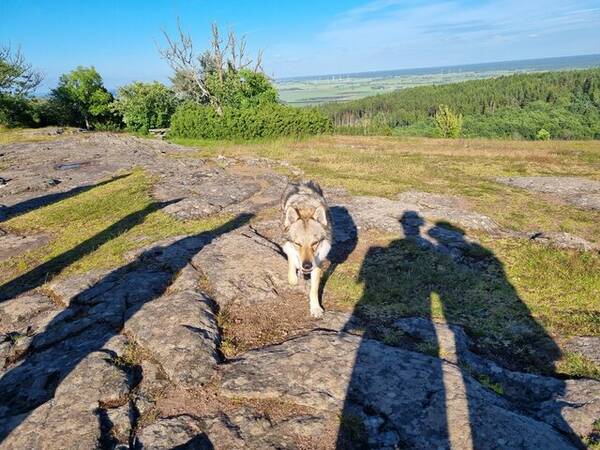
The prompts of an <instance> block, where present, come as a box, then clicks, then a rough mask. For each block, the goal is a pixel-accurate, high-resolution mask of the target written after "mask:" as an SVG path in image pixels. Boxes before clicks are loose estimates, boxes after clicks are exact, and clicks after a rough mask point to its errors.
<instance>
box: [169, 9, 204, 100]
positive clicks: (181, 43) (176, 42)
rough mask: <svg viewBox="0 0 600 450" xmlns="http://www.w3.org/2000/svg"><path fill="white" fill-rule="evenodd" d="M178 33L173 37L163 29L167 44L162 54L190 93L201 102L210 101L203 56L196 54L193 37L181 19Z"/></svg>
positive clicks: (178, 24)
mask: <svg viewBox="0 0 600 450" xmlns="http://www.w3.org/2000/svg"><path fill="white" fill-rule="evenodd" d="M177 34H178V36H177V37H176V38H174V39H173V38H171V37H170V36H169V34H168V33H167V32H166V31H165V30H163V35H164V37H165V40H166V43H167V46H166V47H164V48H159V52H160V55H161V57H162V58H163V59H164V60H166V61H167V63H168V64H169V66H170V67H171V69H172V70H173V72H174V74H175V75H174V76H175V78H179V80H180V83H181V84H182V85H185V86H186V89H187V90H188V92H187V94H188V95H190V96H192V97H193V98H194V100H195V101H197V102H199V103H202V102H204V101H210V92H209V91H208V89H207V88H206V85H205V82H204V81H205V80H204V67H203V64H202V58H200V57H198V56H197V55H196V53H195V51H194V44H193V42H192V38H191V36H190V35H189V34H186V33H185V32H184V31H183V29H182V28H181V24H180V23H179V20H178V21H177ZM194 88H195V89H194Z"/></svg>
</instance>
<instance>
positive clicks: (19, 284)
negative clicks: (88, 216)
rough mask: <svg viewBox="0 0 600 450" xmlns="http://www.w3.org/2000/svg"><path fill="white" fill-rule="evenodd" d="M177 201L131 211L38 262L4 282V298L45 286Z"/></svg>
mask: <svg viewBox="0 0 600 450" xmlns="http://www.w3.org/2000/svg"><path fill="white" fill-rule="evenodd" d="M177 201H179V200H172V201H168V202H153V203H151V204H149V205H148V206H146V207H145V208H143V209H141V210H139V211H136V212H133V213H131V214H128V215H127V216H125V217H123V218H122V219H120V220H118V221H117V222H115V223H113V224H112V225H111V226H109V227H107V228H105V229H104V230H102V231H101V232H100V233H97V234H95V235H94V236H92V237H90V238H89V239H86V240H85V241H83V242H81V243H79V244H78V245H76V246H75V247H73V248H72V249H70V250H68V251H66V252H64V253H61V254H60V255H58V256H55V257H54V258H52V259H50V260H48V261H46V262H45V263H43V264H40V265H39V266H36V267H35V268H33V269H31V270H30V271H28V272H26V273H24V274H23V275H20V276H18V277H17V278H14V279H13V280H11V281H8V282H6V283H5V284H3V285H2V286H0V302H2V301H5V300H8V299H10V298H14V297H17V296H19V295H21V294H23V293H24V292H27V291H29V290H31V289H35V288H37V287H39V286H41V285H42V284H44V283H45V282H46V281H48V280H50V279H51V278H52V277H53V276H54V275H56V274H58V273H60V272H61V271H62V270H63V269H65V268H66V267H68V266H70V265H71V264H73V263H74V262H76V261H78V260H80V259H81V258H83V257H84V256H86V255H88V254H89V253H92V252H94V251H96V249H98V247H100V246H101V245H103V244H105V243H107V242H109V241H111V240H112V239H114V238H116V237H118V236H119V235H121V234H123V233H125V232H127V231H129V230H131V229H132V228H133V227H135V226H137V225H139V224H140V223H142V222H143V221H144V219H145V218H146V217H147V216H148V215H149V214H152V213H153V212H155V211H158V210H159V209H162V208H164V207H166V206H168V205H170V204H172V203H176V202H177Z"/></svg>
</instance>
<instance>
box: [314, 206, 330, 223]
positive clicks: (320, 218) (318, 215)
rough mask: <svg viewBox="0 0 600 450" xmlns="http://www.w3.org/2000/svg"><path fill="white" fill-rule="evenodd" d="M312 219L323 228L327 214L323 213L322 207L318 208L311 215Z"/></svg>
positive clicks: (323, 208)
mask: <svg viewBox="0 0 600 450" xmlns="http://www.w3.org/2000/svg"><path fill="white" fill-rule="evenodd" d="M313 219H315V220H316V221H317V222H319V223H320V224H321V225H323V226H327V213H326V212H325V207H324V206H319V207H317V209H315V212H314V213H313Z"/></svg>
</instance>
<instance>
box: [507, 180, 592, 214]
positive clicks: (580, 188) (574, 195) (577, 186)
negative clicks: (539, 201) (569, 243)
mask: <svg viewBox="0 0 600 450" xmlns="http://www.w3.org/2000/svg"><path fill="white" fill-rule="evenodd" d="M496 181H498V182H499V183H503V184H508V185H509V186H514V187H518V188H521V189H526V190H528V191H533V192H542V193H549V194H556V195H557V196H558V197H560V198H561V199H562V200H563V201H565V202H566V203H570V204H572V205H575V206H578V207H580V208H584V209H593V210H599V211H600V181H595V180H590V179H587V178H581V177H501V178H496Z"/></svg>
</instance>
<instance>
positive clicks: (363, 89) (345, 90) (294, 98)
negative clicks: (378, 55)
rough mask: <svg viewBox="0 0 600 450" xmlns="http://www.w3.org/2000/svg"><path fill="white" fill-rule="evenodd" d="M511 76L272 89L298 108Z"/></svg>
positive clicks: (310, 82) (326, 82) (343, 80)
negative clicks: (385, 93) (410, 89)
mask: <svg viewBox="0 0 600 450" xmlns="http://www.w3.org/2000/svg"><path fill="white" fill-rule="evenodd" d="M512 73H514V72H512V71H497V72H454V73H437V74H427V75H398V76H383V77H364V78H363V77H355V78H352V77H344V76H332V77H329V78H315V79H304V80H301V79H298V80H288V81H277V82H276V87H277V90H278V91H279V97H280V99H281V100H282V101H283V102H285V103H288V104H291V105H298V106H302V105H317V104H320V103H326V102H341V101H346V100H355V99H358V98H362V97H367V96H369V95H376V94H382V93H384V92H391V91H395V90H397V89H405V88H411V87H417V86H431V85H434V84H448V83H457V82H460V81H468V80H479V79H483V78H495V77H499V76H502V75H510V74H512Z"/></svg>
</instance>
